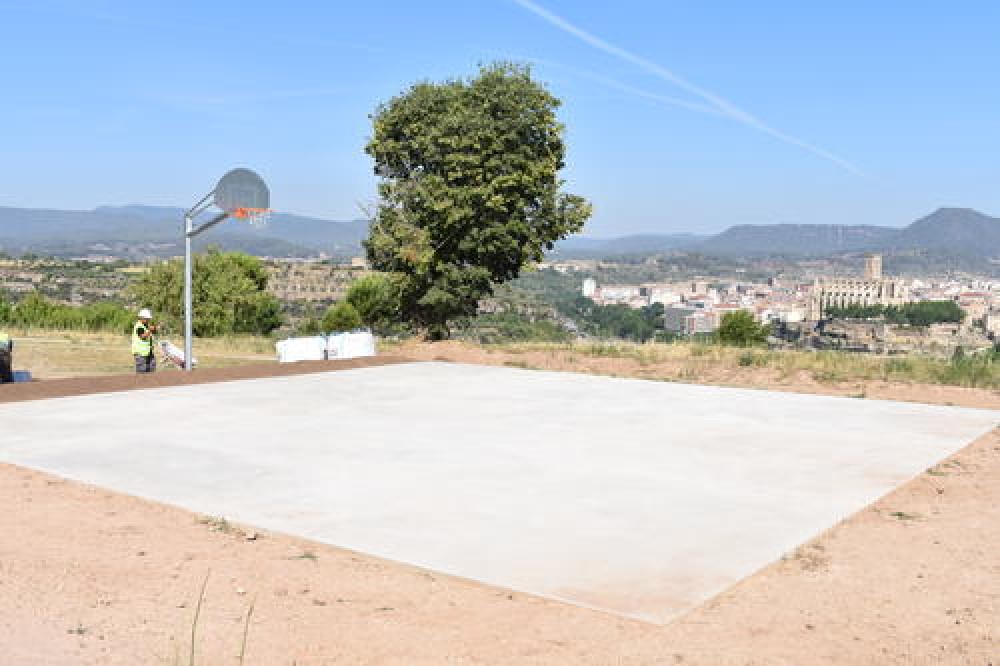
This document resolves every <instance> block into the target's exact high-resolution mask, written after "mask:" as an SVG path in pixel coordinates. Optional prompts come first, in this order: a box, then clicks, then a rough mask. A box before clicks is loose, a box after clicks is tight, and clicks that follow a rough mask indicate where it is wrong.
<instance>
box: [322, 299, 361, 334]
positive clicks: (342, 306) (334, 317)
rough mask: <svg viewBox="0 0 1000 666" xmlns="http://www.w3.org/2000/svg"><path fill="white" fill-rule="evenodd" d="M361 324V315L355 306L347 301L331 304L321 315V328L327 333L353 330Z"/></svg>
mask: <svg viewBox="0 0 1000 666" xmlns="http://www.w3.org/2000/svg"><path fill="white" fill-rule="evenodd" d="M361 324H362V322H361V315H360V314H358V310H357V308H355V307H354V306H353V305H351V304H350V303H348V302H347V301H341V302H340V303H337V304H336V305H333V306H331V307H330V309H329V310H327V311H326V314H325V315H323V330H324V331H326V332H327V333H340V332H343V331H353V330H354V329H357V328H361Z"/></svg>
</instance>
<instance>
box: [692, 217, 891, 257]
mask: <svg viewBox="0 0 1000 666" xmlns="http://www.w3.org/2000/svg"><path fill="white" fill-rule="evenodd" d="M898 234H899V229H893V228H891V227H875V226H867V225H846V224H760V225H757V224H754V225H751V224H742V225H739V226H735V227H730V228H729V229H726V230H725V231H723V232H722V233H721V234H718V235H716V236H712V237H711V238H708V239H706V240H705V241H703V242H702V243H700V244H699V245H698V249H699V250H701V251H703V252H706V253H709V254H725V255H732V254H793V255H821V254H830V253H834V252H852V251H858V250H866V249H869V248H873V247H881V246H882V245H884V244H885V243H887V242H890V241H891V240H892V239H894V238H895V237H896V236H897V235H898Z"/></svg>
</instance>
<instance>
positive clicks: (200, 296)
mask: <svg viewBox="0 0 1000 666" xmlns="http://www.w3.org/2000/svg"><path fill="white" fill-rule="evenodd" d="M267 277H268V275H267V269H266V268H265V267H264V264H263V263H262V262H261V261H260V259H258V258H257V257H252V256H250V255H248V254H244V253H242V252H220V251H219V250H215V249H212V250H209V251H208V252H205V253H203V254H198V255H195V258H194V284H193V290H194V293H193V298H194V322H193V325H194V333H195V335H199V336H218V335H226V334H229V333H257V334H267V333H270V332H271V331H273V330H274V329H276V328H278V327H279V326H281V323H282V315H281V305H280V304H279V303H278V300H277V299H276V298H275V297H274V296H273V295H271V294H269V293H268V292H267ZM130 295H131V297H132V299H134V301H135V302H136V303H139V304H140V305H142V306H144V307H149V308H152V310H153V315H154V316H155V317H156V318H157V320H158V321H160V323H165V324H167V326H169V327H172V328H174V329H175V330H180V328H181V326H182V324H183V318H184V262H183V261H182V260H180V259H172V260H170V261H166V262H162V263H158V264H155V265H153V266H152V267H151V268H150V269H149V270H148V271H147V272H146V273H145V274H143V276H142V277H141V278H140V279H139V281H138V282H136V284H134V285H133V286H132V288H131V290H130Z"/></svg>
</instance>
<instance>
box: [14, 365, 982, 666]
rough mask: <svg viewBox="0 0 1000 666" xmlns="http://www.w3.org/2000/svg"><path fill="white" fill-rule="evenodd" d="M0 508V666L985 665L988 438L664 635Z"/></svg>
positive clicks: (64, 499) (220, 542) (95, 504)
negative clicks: (471, 665)
mask: <svg viewBox="0 0 1000 666" xmlns="http://www.w3.org/2000/svg"><path fill="white" fill-rule="evenodd" d="M435 350H436V351H435V352H433V353H434V355H435V356H441V355H442V354H441V352H440V350H441V348H440V347H435ZM407 351H408V353H413V355H416V356H420V355H421V354H420V353H417V352H418V351H419V350H412V349H411V350H407ZM446 355H447V353H446ZM518 358H519V359H520V360H522V361H523V360H525V359H524V356H523V355H518ZM454 360H472V359H458V358H455V359H454ZM596 360H600V359H596ZM492 361H497V359H492ZM498 362H500V363H503V360H499V361H498ZM271 367H273V366H271ZM619 370H620V368H619ZM588 371H593V370H592V369H588ZM609 374H610V373H609ZM616 374H626V373H624V372H617V373H616ZM122 379H125V378H122ZM5 388H9V387H5ZM64 388H66V386H64ZM783 388H786V389H791V390H809V389H810V388H811V387H808V386H795V385H790V386H784V387H783ZM820 388H823V389H827V390H824V391H822V392H833V391H835V390H841V389H838V388H837V387H830V386H825V385H824V386H823V387H820ZM863 388H864V390H865V392H866V395H868V396H869V397H874V395H876V394H877V395H878V396H879V397H885V398H896V399H909V400H923V401H927V402H937V403H953V404H960V405H969V406H992V407H996V406H997V395H996V394H995V393H991V392H988V391H976V390H970V389H954V388H948V387H913V386H892V385H886V386H882V387H875V386H871V387H863ZM939 389H940V390H939ZM111 390H114V389H111ZM844 390H846V389H844ZM851 390H852V391H857V386H856V385H852V387H851ZM0 505H2V506H4V507H5V508H6V510H5V511H4V512H3V513H2V514H0V534H2V535H3V538H2V539H0V600H2V602H3V603H0V665H2V666H7V665H8V664H11V665H18V666H21V665H33V664H129V665H134V664H188V663H189V651H190V648H191V644H192V640H191V633H192V627H193V626H194V627H195V628H196V634H197V635H196V637H195V641H194V644H195V647H196V653H195V661H194V663H197V664H238V663H240V658H239V655H240V652H241V646H242V638H243V632H244V628H246V629H247V640H246V644H245V660H244V663H246V664H266V665H271V664H300V665H311V664H441V663H455V664H459V663H461V664H466V663H484V664H705V665H709V664H711V665H716V664H723V665H724V664H741V665H742V664H789V665H791V664H795V665H798V664H974V665H977V666H986V665H987V664H991V665H995V664H1000V557H998V555H997V552H998V546H1000V430H995V431H993V432H992V433H991V434H989V435H987V436H985V437H982V438H980V439H979V440H978V441H976V442H975V443H973V444H972V445H970V446H969V447H967V448H965V449H964V450H962V451H961V452H959V453H958V454H957V455H955V456H954V457H952V458H951V459H949V460H948V461H945V462H943V463H942V464H940V465H938V466H936V467H934V468H933V469H931V470H928V472H927V473H925V474H922V475H921V476H920V477H918V478H916V479H914V480H913V481H911V482H909V483H907V484H905V485H904V486H902V487H900V488H899V489H897V490H896V491H895V492H893V493H891V494H890V495H888V496H886V497H885V498H883V499H882V500H881V501H879V502H878V503H876V504H875V505H873V506H872V507H869V508H868V509H865V510H864V511H861V512H860V513H858V514H856V515H854V516H852V517H850V518H849V519H848V520H846V521H844V522H843V523H841V524H839V525H837V526H835V527H833V528H832V529H831V530H829V531H828V532H826V533H824V534H822V535H819V536H818V537H817V538H816V539H814V540H813V541H811V542H809V543H807V544H804V545H803V546H801V547H800V548H799V549H797V550H796V551H795V552H794V553H789V554H788V555H787V556H786V557H785V558H784V559H783V560H781V561H779V562H776V563H774V564H773V565H771V566H770V567H767V568H765V569H764V570H762V571H760V572H758V573H757V574H756V575H754V576H751V577H750V578H748V579H746V580H744V581H743V582H741V583H740V584H738V585H736V586H734V587H733V588H731V589H730V590H728V591H727V592H725V593H723V594H721V595H720V596H718V597H716V598H715V599H713V600H712V601H710V602H708V603H706V604H705V605H703V606H702V607H700V608H698V609H696V610H694V611H692V612H691V613H689V614H688V615H686V616H685V617H683V618H681V619H680V620H678V621H676V622H673V623H671V624H669V625H667V626H665V627H659V626H654V625H648V624H644V623H641V622H636V621H631V620H626V619H622V618H619V617H615V616H612V615H607V614H603V613H599V612H594V611H589V610H585V609H580V608H575V607H572V606H569V605H565V604H560V603H557V602H552V601H547V600H542V599H537V598H534V597H531V596H528V595H524V594H519V593H510V592H509V591H507V590H503V589H498V588H492V587H489V586H485V585H481V584H478V583H474V582H470V581H464V580H458V579H454V578H450V577H447V576H443V575H440V574H437V573H433V572H427V571H422V570H419V569H415V568H413V567H410V566H406V565H403V564H397V563H392V562H386V561H381V560H378V559H376V558H372V557H369V556H365V555H361V554H357V553H352V552H349V551H345V550H342V549H337V548H333V547H329V546H323V545H320V544H315V543H310V542H307V541H304V540H301V539H296V538H292V537H289V536H285V535H281V534H272V533H264V532H260V531H258V532H257V533H256V534H252V533H251V534H249V535H248V534H247V532H252V531H253V528H250V527H239V526H232V525H228V524H226V523H224V522H221V521H219V520H218V519H215V518H211V517H204V516H196V515H194V514H191V513H188V512H185V511H182V510H179V509H175V508H172V507H167V506H163V505H159V504H155V503H151V502H147V501H143V500H139V499H136V498H133V497H129V496H125V495H120V494H115V493H110V492H108V491H105V490H102V489H99V488H95V487H91V486H86V485H83V484H77V483H73V482H69V481H65V480H61V479H58V478H55V477H52V476H49V475H46V474H42V473H39V472H34V471H31V470H26V469H23V468H18V467H13V466H3V465H0ZM248 536H251V537H253V536H255V538H252V539H250V538H248ZM428 538H433V535H428ZM206 580H207V586H206V589H205V594H204V601H203V603H202V607H201V612H200V618H199V620H198V622H197V625H194V622H193V618H194V615H195V612H196V608H197V605H198V599H199V591H200V588H201V586H202V584H203V583H204V582H205V581H206ZM251 606H252V607H253V612H252V614H251V616H250V618H249V622H247V613H248V611H249V609H250V608H251Z"/></svg>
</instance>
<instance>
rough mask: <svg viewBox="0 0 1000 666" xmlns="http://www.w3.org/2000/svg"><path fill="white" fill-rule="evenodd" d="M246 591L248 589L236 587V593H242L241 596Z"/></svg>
mask: <svg viewBox="0 0 1000 666" xmlns="http://www.w3.org/2000/svg"><path fill="white" fill-rule="evenodd" d="M246 593H247V591H246V590H244V589H243V588H242V587H238V588H236V594H238V595H240V596H241V597H242V596H243V595H244V594H246Z"/></svg>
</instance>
